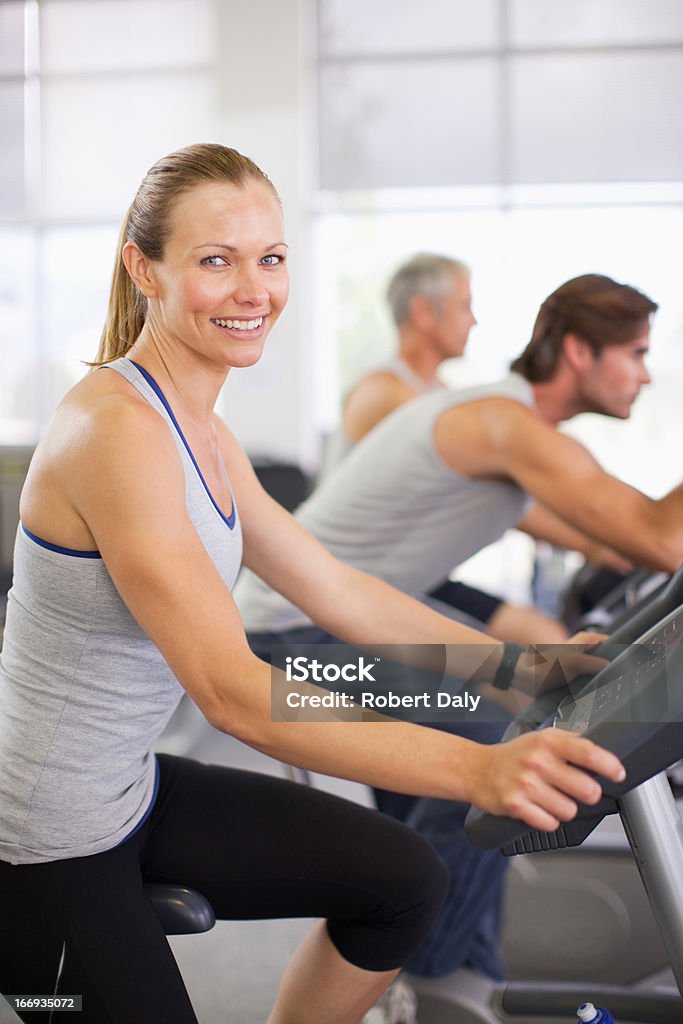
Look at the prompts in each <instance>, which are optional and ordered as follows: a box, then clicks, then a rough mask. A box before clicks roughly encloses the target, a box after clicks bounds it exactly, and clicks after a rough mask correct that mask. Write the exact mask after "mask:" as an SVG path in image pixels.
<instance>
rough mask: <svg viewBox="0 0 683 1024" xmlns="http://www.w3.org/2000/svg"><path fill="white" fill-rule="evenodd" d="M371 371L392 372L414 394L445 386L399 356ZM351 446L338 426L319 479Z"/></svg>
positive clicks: (328, 443) (330, 469)
mask: <svg viewBox="0 0 683 1024" xmlns="http://www.w3.org/2000/svg"><path fill="white" fill-rule="evenodd" d="M372 373H373V374H374V373H390V374H392V375H393V376H394V377H397V378H398V379H399V380H402V381H403V383H404V384H407V385H408V387H409V388H412V389H413V390H414V392H415V394H416V396H417V395H426V394H428V393H429V392H430V391H441V390H443V389H444V388H445V384H443V383H442V382H441V381H440V380H438V378H436V377H435V378H433V379H432V380H425V379H424V378H423V377H420V375H419V374H417V373H415V370H413V369H412V368H411V367H410V366H408V364H407V363H405V362H404V361H403V360H402V359H401V357H400V356H396V358H395V359H392V360H391V361H390V362H388V363H385V364H384V365H383V366H378V367H376V369H374V370H373V371H372ZM352 448H353V441H352V440H351V439H350V438H349V437H348V436H347V434H345V433H344V430H343V428H342V427H341V426H339V427H338V428H337V429H336V430H335V432H334V433H333V434H332V435H331V437H330V439H329V441H328V442H327V450H326V452H325V457H324V459H323V467H322V470H321V472H320V479H322V478H323V477H326V476H327V474H328V473H331V472H332V470H333V469H335V468H336V467H337V466H338V465H339V463H340V462H341V460H342V459H343V458H345V457H346V456H347V455H348V453H349V452H350V451H351V449H352Z"/></svg>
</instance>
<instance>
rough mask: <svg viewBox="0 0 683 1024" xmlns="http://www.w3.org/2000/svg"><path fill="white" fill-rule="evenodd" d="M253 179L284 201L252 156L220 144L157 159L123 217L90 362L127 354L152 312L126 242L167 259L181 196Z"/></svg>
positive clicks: (151, 256) (97, 363)
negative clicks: (128, 263)
mask: <svg viewBox="0 0 683 1024" xmlns="http://www.w3.org/2000/svg"><path fill="white" fill-rule="evenodd" d="M250 179H253V180H256V181H261V182H263V183H264V184H266V185H267V186H268V187H269V188H270V189H271V191H272V192H273V195H274V196H275V198H276V199H278V201H279V197H278V194H277V191H276V190H275V186H274V185H273V183H272V182H271V180H270V178H268V176H267V175H266V174H264V173H263V171H262V170H261V169H260V167H258V166H257V165H256V164H255V163H254V162H253V161H252V160H250V159H249V157H246V156H243V155H242V154H241V153H238V152H237V150H235V149H228V148H227V147H226V146H221V145H218V144H216V143H201V144H198V145H194V146H188V147H186V148H185V149H179V150H177V151H176V152H175V153H171V154H170V155H169V156H166V157H163V158H162V159H161V160H158V161H157V162H156V163H155V164H154V166H153V167H151V168H150V169H149V170H148V171H147V174H146V175H145V177H144V178H143V180H142V184H141V185H140V188H139V189H138V191H137V193H136V196H135V199H134V200H133V202H132V203H131V205H130V208H129V210H128V212H127V214H126V216H125V218H124V221H123V225H122V227H121V232H120V234H119V240H118V245H117V249H116V262H115V264H114V273H113V276H112V282H111V289H110V292H109V305H108V308H107V317H106V320H105V323H104V329H103V331H102V337H101V338H100V345H99V349H98V351H97V356H96V358H95V360H94V361H93V362H92V363H91V364H90V365H91V366H102V365H103V364H104V363H109V362H111V361H112V360H114V359H118V358H119V357H120V356H124V355H125V354H126V352H128V350H129V349H130V348H132V346H133V344H134V343H135V341H136V339H137V337H138V335H139V334H140V331H141V330H142V327H143V325H144V323H145V318H146V316H147V299H146V298H145V296H144V295H143V294H142V292H141V291H140V290H139V289H138V288H137V287H136V286H135V284H134V283H133V281H132V280H131V278H130V275H129V274H128V271H127V270H126V267H125V265H124V262H123V256H122V253H123V247H124V246H125V244H126V242H129V241H130V242H135V244H136V245H137V246H138V248H139V249H140V251H141V252H142V253H143V255H145V256H146V257H147V259H150V260H160V259H163V256H164V250H165V247H166V242H167V241H168V235H169V230H170V220H171V214H172V212H173V209H174V206H175V203H176V201H177V200H178V198H179V196H180V195H182V194H183V193H185V192H188V191H189V190H190V189H192V188H194V187H196V186H197V185H200V184H202V183H204V182H211V181H225V182H228V183H230V184H232V185H237V186H243V185H244V184H245V183H246V182H247V181H249V180H250Z"/></svg>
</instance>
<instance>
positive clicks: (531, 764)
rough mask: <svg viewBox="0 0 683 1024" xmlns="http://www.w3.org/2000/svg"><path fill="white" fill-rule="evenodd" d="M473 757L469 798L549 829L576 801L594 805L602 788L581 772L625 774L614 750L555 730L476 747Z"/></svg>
mask: <svg viewBox="0 0 683 1024" xmlns="http://www.w3.org/2000/svg"><path fill="white" fill-rule="evenodd" d="M479 758H480V759H481V764H480V766H479V770H478V771H477V772H476V775H475V777H474V782H473V790H474V794H473V797H472V803H473V804H475V805H476V806H477V807H480V808H481V809H482V810H484V811H488V812H489V813H490V814H499V815H507V816H508V817H510V818H518V819H519V820H520V821H524V822H526V824H527V825H529V826H530V827H531V828H537V829H540V830H542V831H544V832H554V831H555V829H557V828H559V826H560V823H561V822H563V821H571V820H572V818H574V817H575V816H576V813H577V810H578V806H577V801H578V802H580V803H583V804H596V803H597V802H598V801H599V800H600V797H601V796H602V787H601V786H600V783H599V782H597V781H596V780H595V779H593V778H591V777H590V776H589V775H587V774H586V772H587V771H591V772H595V773H596V774H597V775H601V776H603V777H604V778H606V779H610V780H611V781H613V782H622V781H623V779H624V778H625V777H626V772H625V770H624V767H623V765H622V764H621V762H620V761H619V759H618V758H617V757H615V755H614V754H612V753H610V752H609V751H607V750H604V749H603V748H602V747H598V746H597V745H596V744H595V743H593V742H592V741H591V740H587V739H584V738H583V737H581V736H578V735H576V734H575V733H570V732H565V731H564V730H560V729H541V730H539V731H537V732H534V733H528V734H527V735H525V736H519V737H518V738H517V739H514V740H510V742H509V743H497V744H495V745H493V746H486V747H481V748H480V750H479ZM582 769H585V770H582Z"/></svg>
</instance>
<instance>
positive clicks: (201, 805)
mask: <svg viewBox="0 0 683 1024" xmlns="http://www.w3.org/2000/svg"><path fill="white" fill-rule="evenodd" d="M160 767H161V771H160V777H161V785H160V790H159V797H158V800H157V804H156V806H155V808H154V811H153V813H152V815H151V816H150V819H149V829H148V831H147V834H146V838H145V846H144V851H143V859H142V868H143V874H144V877H145V879H146V880H148V881H155V882H159V881H175V882H180V883H182V884H185V885H188V886H190V887H193V888H196V889H198V890H199V891H200V892H202V893H203V894H204V895H205V896H206V897H207V898H208V899H209V900H210V901H211V903H212V904H213V907H214V910H215V912H216V915H217V917H219V918H231V919H249V918H277V917H325V918H327V919H328V921H329V922H330V924H329V927H330V934H331V935H332V936H333V938H334V939H335V941H337V945H338V947H339V948H340V951H342V952H343V954H344V955H345V956H347V958H348V959H350V960H351V961H352V962H355V963H358V965H359V966H368V965H371V966H370V969H377V970H384V969H389V967H390V966H393V967H396V966H399V965H400V963H401V959H400V958H401V957H405V956H406V955H408V947H409V946H411V945H412V944H414V943H417V944H419V942H420V941H421V937H423V935H424V934H426V931H427V930H428V928H429V926H430V925H431V921H432V920H433V917H434V915H435V913H436V911H437V910H438V908H439V906H440V904H441V901H442V898H443V895H444V891H445V870H444V867H443V864H442V862H441V861H440V859H439V858H438V857H437V856H436V855H435V854H434V852H433V850H432V849H431V847H430V846H429V845H428V844H427V843H425V842H424V840H422V839H421V838H420V837H419V836H417V835H416V834H415V833H413V832H412V831H411V830H410V829H407V828H405V827H404V826H402V825H400V824H399V823H397V822H395V821H393V820H391V819H390V818H387V817H386V816H384V815H381V814H378V813H377V812H376V811H374V810H370V809H368V808H364V807H360V806H358V805H357V804H354V803H351V802H349V801H347V800H342V799H339V798H338V797H335V796H331V795H330V794H327V793H323V792H321V791H320V790H317V789H314V788H311V787H307V786H302V785H299V784H297V783H292V782H289V781H287V780H285V779H279V778H274V777H272V776H268V775H259V774H257V773H254V772H244V771H240V770H236V769H230V768H223V767H218V766H215V765H201V764H197V763H195V762H192V761H187V760H183V759H177V758H169V757H165V756H162V757H160ZM383 943H385V945H386V956H385V954H384V952H382V951H381V950H380V948H379V947H380V946H381V945H382V944H383ZM371 946H374V947H376V949H377V955H376V957H375V956H374V954H370V952H369V949H370V947H371ZM342 947H343V948H342ZM397 958H398V959H397ZM385 959H390V960H392V961H395V962H392V963H391V964H389V965H387V966H386V967H385V966H384V960H385ZM375 963H377V964H381V966H375Z"/></svg>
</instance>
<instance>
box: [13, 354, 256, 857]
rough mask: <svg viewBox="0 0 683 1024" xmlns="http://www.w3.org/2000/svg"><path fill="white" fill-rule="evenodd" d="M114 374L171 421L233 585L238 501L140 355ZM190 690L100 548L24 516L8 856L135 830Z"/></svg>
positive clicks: (201, 530)
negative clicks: (58, 535) (228, 500)
mask: <svg viewBox="0 0 683 1024" xmlns="http://www.w3.org/2000/svg"><path fill="white" fill-rule="evenodd" d="M107 369H111V370H115V371H116V372H117V373H120V374H121V375H122V376H123V377H125V378H126V379H127V380H128V381H130V383H131V384H132V385H133V387H135V388H136V390H137V391H138V392H139V393H140V394H141V395H142V396H143V397H144V398H145V399H146V400H147V401H148V402H149V403H150V405H152V406H153V407H154V408H155V409H157V411H158V412H159V413H160V415H161V416H163V417H164V419H165V420H166V421H167V423H168V425H169V428H170V430H171V432H172V433H173V436H174V439H175V442H176V446H177V448H178V452H179V454H180V458H181V460H182V463H183V468H184V472H185V501H186V506H187V510H188V514H189V516H190V518H191V520H192V522H193V524H194V526H195V528H196V530H197V533H198V534H199V536H200V538H201V540H202V543H203V544H204V547H205V548H206V550H207V551H208V553H209V555H210V556H211V559H212V561H213V563H214V564H215V566H216V568H217V569H218V571H219V573H220V574H221V577H222V579H223V581H224V582H225V585H226V586H227V587H230V588H231V587H232V586H233V584H234V581H235V578H236V576H237V572H238V569H239V564H240V559H241V552H242V535H241V529H240V523H239V518H238V516H237V511H236V509H235V507H234V505H233V509H232V511H231V512H230V516H229V517H227V516H225V515H224V514H223V513H222V512H221V511H220V509H219V508H218V506H217V505H216V503H215V502H214V500H213V498H212V496H211V494H210V493H209V491H208V489H207V487H206V484H205V482H204V479H203V477H202V476H201V473H200V471H199V468H198V467H197V464H196V462H195V460H194V456H193V455H192V453H191V451H190V449H189V447H188V445H187V443H186V441H185V438H184V437H183V435H182V432H181V430H180V427H179V426H178V424H177V422H176V420H175V417H174V416H173V413H172V411H171V409H170V407H169V406H168V404H167V402H166V399H165V397H164V396H163V394H162V392H161V391H160V389H159V388H158V386H157V385H156V383H155V382H154V381H153V380H152V378H151V377H149V375H148V374H147V373H146V371H144V370H142V369H141V368H138V367H137V366H136V365H135V364H134V363H132V362H131V361H130V360H128V359H120V360H117V361H116V362H114V363H111V364H109V366H108V367H107ZM98 372H101V371H98ZM183 692H184V691H183V689H182V687H181V686H180V684H179V683H178V681H177V680H176V678H175V676H174V675H173V673H172V672H171V670H170V668H169V667H168V665H167V664H166V662H165V661H164V658H163V657H162V655H161V653H160V651H159V650H158V649H157V648H156V647H155V646H154V644H152V642H151V641H150V640H149V639H148V638H147V636H146V635H145V634H144V633H143V631H142V630H141V629H140V627H139V626H138V624H137V623H136V621H135V619H134V618H133V617H132V615H131V614H130V612H129V611H128V609H127V607H126V605H125V604H124V603H123V601H122V600H121V598H120V597H119V595H118V592H117V591H116V588H115V587H114V584H113V582H112V580H111V577H110V576H109V573H108V572H107V568H106V566H105V565H104V562H103V561H102V559H101V557H100V556H99V553H98V552H97V551H94V552H93V551H88V552H84V551H72V550H70V549H65V548H59V547H56V546H55V545H52V544H48V543H47V542H45V541H43V540H41V539H40V538H39V537H35V536H34V535H33V534H29V533H28V532H27V531H26V529H25V528H24V527H23V526H22V525H21V524H20V526H19V529H18V532H17V540H16V546H15V555H14V581H13V585H12V589H11V591H10V593H9V597H8V605H7V624H6V628H5V636H4V645H3V650H2V655H1V657H0V859H2V860H5V861H9V862H10V863H13V864H28V863H36V862H40V861H49V860H60V859H63V858H67V857H82V856H87V855H90V854H94V853H99V852H101V851H103V850H108V849H110V848H112V847H114V846H116V845H117V844H118V843H120V842H122V841H123V840H124V839H125V838H126V836H128V835H129V834H130V833H131V832H133V831H134V830H135V829H136V827H138V826H139V825H140V823H141V822H142V820H143V819H144V817H145V816H146V814H147V813H148V811H149V809H150V807H151V804H152V802H153V799H154V795H155V784H156V759H155V757H154V754H153V749H152V748H153V745H154V743H155V741H156V739H157V738H158V736H159V735H160V733H161V732H162V731H163V729H164V726H165V725H166V723H167V722H168V720H169V718H170V717H171V715H172V714H173V711H174V710H175V708H176V706H177V704H178V702H179V700H180V698H181V696H182V694H183Z"/></svg>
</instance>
